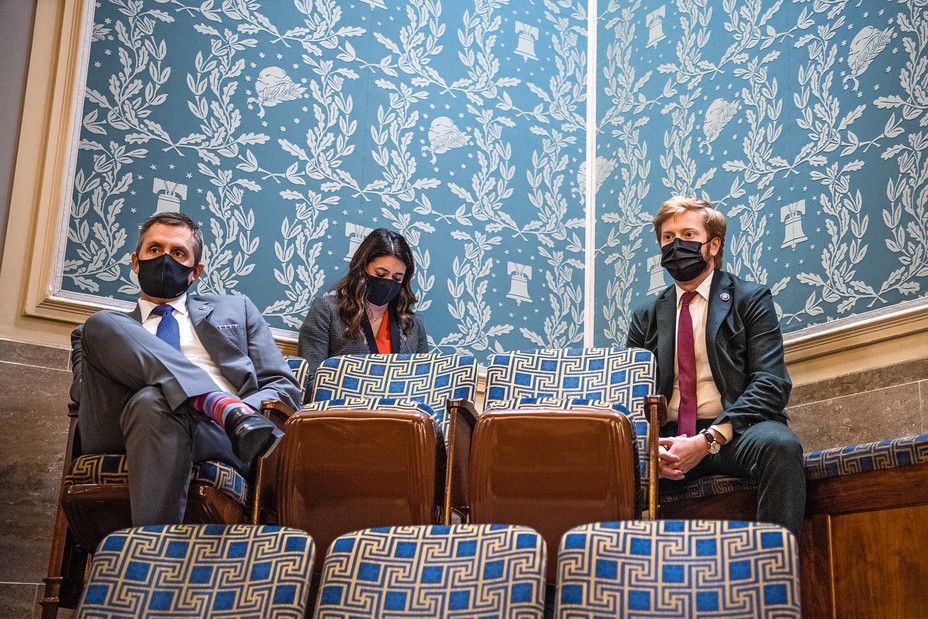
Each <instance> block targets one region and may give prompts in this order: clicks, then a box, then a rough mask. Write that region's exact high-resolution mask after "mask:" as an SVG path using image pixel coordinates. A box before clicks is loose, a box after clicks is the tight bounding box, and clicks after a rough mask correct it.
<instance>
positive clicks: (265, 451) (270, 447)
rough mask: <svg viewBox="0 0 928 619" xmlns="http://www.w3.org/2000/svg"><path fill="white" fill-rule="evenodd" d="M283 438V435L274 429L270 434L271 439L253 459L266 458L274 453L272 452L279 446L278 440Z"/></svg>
mask: <svg viewBox="0 0 928 619" xmlns="http://www.w3.org/2000/svg"><path fill="white" fill-rule="evenodd" d="M283 437H284V433H283V432H281V431H280V430H278V429H277V428H274V431H273V432H271V438H270V439H269V440H268V442H267V443H265V445H264V447H263V448H262V449H261V450H260V451H259V452H258V455H257V456H255V459H256V460H257V459H258V458H267V457H268V456H269V455H271V454H272V453H274V450H275V449H277V446H278V445H280V440H281V439H282V438H283Z"/></svg>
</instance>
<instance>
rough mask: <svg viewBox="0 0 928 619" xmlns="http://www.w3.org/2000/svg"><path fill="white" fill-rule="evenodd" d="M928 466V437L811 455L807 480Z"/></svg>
mask: <svg viewBox="0 0 928 619" xmlns="http://www.w3.org/2000/svg"><path fill="white" fill-rule="evenodd" d="M926 462H928V434H921V435H919V436H909V437H905V438H895V439H891V440H886V441H879V442H875V443H864V444H862V445H851V446H849V447H835V448H833V449H822V450H819V451H813V452H810V453H807V454H806V455H805V456H804V458H803V463H804V466H805V470H806V478H807V479H824V478H826V477H837V476H839V475H850V474H853V473H866V472H868V471H882V470H886V469H895V468H900V467H906V466H913V465H916V464H925V463H926Z"/></svg>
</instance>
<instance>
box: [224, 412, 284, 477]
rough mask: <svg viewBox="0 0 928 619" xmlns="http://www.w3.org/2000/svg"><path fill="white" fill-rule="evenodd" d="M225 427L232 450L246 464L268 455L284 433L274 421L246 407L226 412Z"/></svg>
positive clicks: (249, 464)
mask: <svg viewBox="0 0 928 619" xmlns="http://www.w3.org/2000/svg"><path fill="white" fill-rule="evenodd" d="M225 429H226V434H227V435H228V437H229V440H230V441H232V450H233V451H234V452H235V455H236V456H238V458H239V460H241V461H242V462H243V463H244V464H245V465H246V466H248V467H250V466H251V465H252V464H253V463H254V461H255V460H256V459H257V458H260V457H262V456H267V455H269V454H270V453H271V452H272V451H274V448H275V447H277V444H278V443H279V442H280V439H282V438H283V437H284V433H283V432H282V431H281V430H280V428H278V427H277V426H275V425H274V423H273V422H272V421H271V420H270V419H268V418H267V417H264V416H263V415H260V414H258V413H255V412H253V411H252V410H251V409H247V408H242V407H238V408H233V409H232V410H230V411H229V412H228V413H227V414H226V419H225Z"/></svg>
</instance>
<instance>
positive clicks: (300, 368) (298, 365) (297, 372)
mask: <svg viewBox="0 0 928 619" xmlns="http://www.w3.org/2000/svg"><path fill="white" fill-rule="evenodd" d="M284 360H285V361H286V362H287V365H288V366H290V371H291V372H293V376H294V378H296V382H297V384H298V385H299V386H300V391H302V392H303V400H304V401H305V400H306V391H307V389H309V373H310V372H309V369H310V368H309V361H307V360H306V359H304V358H303V357H297V356H296V355H284Z"/></svg>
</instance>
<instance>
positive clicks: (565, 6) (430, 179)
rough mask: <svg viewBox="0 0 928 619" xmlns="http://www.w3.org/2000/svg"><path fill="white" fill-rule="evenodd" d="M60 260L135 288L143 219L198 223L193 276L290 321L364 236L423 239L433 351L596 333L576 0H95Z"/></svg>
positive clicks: (65, 280)
mask: <svg viewBox="0 0 928 619" xmlns="http://www.w3.org/2000/svg"><path fill="white" fill-rule="evenodd" d="M93 9H94V12H93V18H92V19H93V28H92V32H91V33H90V36H91V37H92V39H91V41H90V46H89V66H88V70H87V79H86V89H85V97H84V101H83V109H82V110H81V112H80V116H81V127H80V143H79V145H78V146H79V148H78V149H77V152H76V155H75V161H76V168H75V171H74V183H73V192H72V193H71V196H70V199H71V204H70V205H69V208H70V218H69V225H68V231H67V243H66V251H65V254H64V256H65V259H64V261H63V266H62V274H61V276H62V291H63V292H64V293H65V294H71V295H72V296H74V297H75V298H79V297H82V296H88V295H89V297H90V298H95V299H99V298H101V297H102V298H104V299H108V298H112V299H114V300H116V301H122V302H129V301H133V300H134V299H135V298H136V297H137V294H138V285H137V282H136V280H135V278H134V274H133V273H132V269H131V266H130V261H129V255H130V254H131V252H132V251H133V250H134V249H135V242H136V239H137V230H138V226H139V224H140V223H141V222H142V221H143V220H144V219H145V218H146V217H148V216H149V215H151V214H152V213H154V212H157V211H158V210H181V211H183V212H185V213H187V214H189V215H190V216H191V217H193V218H194V219H195V220H196V221H198V222H199V223H200V224H201V225H202V227H203V230H204V233H205V237H206V248H205V254H204V262H205V263H206V270H205V272H204V275H203V276H202V277H201V278H200V280H199V283H198V286H197V291H198V292H200V293H219V294H228V293H232V294H235V293H242V294H247V295H248V296H249V297H251V298H252V299H253V300H254V301H255V304H256V305H257V306H258V307H259V308H260V309H261V310H262V311H263V313H264V315H265V317H266V318H267V320H268V322H269V323H270V325H271V326H272V327H274V328H276V329H278V330H281V331H291V332H292V331H295V330H297V329H298V328H299V326H300V324H301V323H302V321H303V318H304V317H305V315H306V311H307V309H308V307H309V304H310V302H311V300H312V298H313V297H314V296H315V295H317V294H321V293H322V292H324V291H326V290H328V289H330V288H331V287H332V286H333V285H334V284H335V283H336V282H337V281H338V279H340V278H341V277H342V275H343V274H344V273H345V270H346V267H347V265H348V259H349V258H350V257H351V255H352V254H353V252H354V249H355V248H356V247H357V244H358V243H359V242H360V240H362V239H363V238H364V237H365V236H366V235H367V233H368V232H369V231H370V230H372V229H373V228H376V227H381V226H383V227H388V228H391V229H394V230H396V231H398V232H400V233H402V234H403V235H404V236H405V237H406V238H407V240H408V241H409V242H410V244H411V246H412V247H413V248H414V252H415V260H416V267H417V268H416V275H415V280H414V283H413V287H414V290H415V291H416V293H417V295H418V297H419V299H420V300H419V303H418V305H417V311H419V312H421V313H422V315H423V318H424V319H425V322H426V325H427V329H428V333H429V339H430V343H431V344H432V346H433V347H435V348H437V349H440V350H445V351H451V350H458V351H469V352H473V353H480V352H481V351H486V353H487V354H489V353H490V352H493V351H499V350H505V349H511V348H532V347H536V346H543V345H554V346H567V345H570V344H574V345H577V344H580V343H581V342H582V339H583V324H582V317H581V313H582V307H583V298H582V291H583V281H584V276H585V273H584V268H583V267H584V263H583V261H584V251H585V247H584V243H583V234H584V225H583V217H584V213H585V205H584V200H583V199H584V194H583V186H582V178H581V175H582V168H583V163H584V161H585V158H586V121H585V113H586V72H587V65H588V63H587V58H586V46H587V39H586V31H587V30H586V24H587V15H586V12H585V6H584V4H582V3H580V2H577V1H576V0H574V1H571V0H548V1H545V2H535V1H530V0H512V1H508V0H475V1H471V2H461V3H442V2H440V1H439V0H414V1H412V2H402V3H396V2H382V1H380V0H364V1H361V0H354V1H349V2H346V1H345V0H289V1H286V2H285V1H282V0H275V1H273V2H271V1H265V2H257V1H253V0H223V1H218V0H217V1H213V0H205V1H198V2H185V1H182V0H99V1H98V2H97V3H96V4H95V6H94V7H93Z"/></svg>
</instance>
